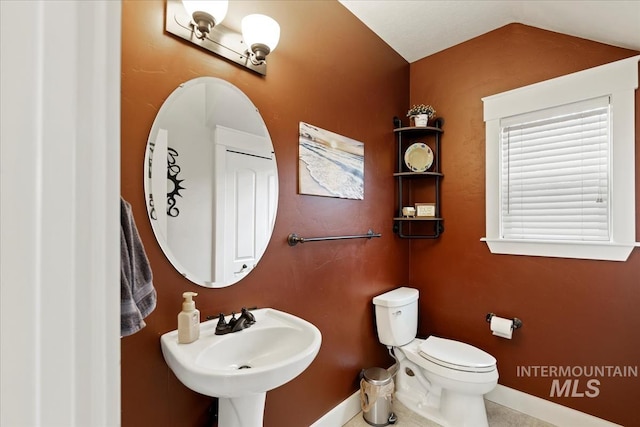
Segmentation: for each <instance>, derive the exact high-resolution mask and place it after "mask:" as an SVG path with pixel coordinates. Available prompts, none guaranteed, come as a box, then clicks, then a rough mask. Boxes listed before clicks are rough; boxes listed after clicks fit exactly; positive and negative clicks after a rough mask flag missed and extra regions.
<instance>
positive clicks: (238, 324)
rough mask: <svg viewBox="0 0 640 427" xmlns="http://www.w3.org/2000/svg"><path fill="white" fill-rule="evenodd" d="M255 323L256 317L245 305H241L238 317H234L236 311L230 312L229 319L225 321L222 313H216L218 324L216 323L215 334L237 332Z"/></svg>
mask: <svg viewBox="0 0 640 427" xmlns="http://www.w3.org/2000/svg"><path fill="white" fill-rule="evenodd" d="M254 323H256V318H255V316H254V315H253V314H251V312H249V310H247V309H246V307H242V310H241V313H240V317H238V318H237V319H236V312H235V311H234V312H232V313H231V319H229V322H227V321H226V320H225V319H224V314H222V313H220V314H219V315H218V324H217V325H216V335H224V334H229V333H232V332H238V331H241V330H243V329H246V328H248V327H250V326H251V325H253V324H254Z"/></svg>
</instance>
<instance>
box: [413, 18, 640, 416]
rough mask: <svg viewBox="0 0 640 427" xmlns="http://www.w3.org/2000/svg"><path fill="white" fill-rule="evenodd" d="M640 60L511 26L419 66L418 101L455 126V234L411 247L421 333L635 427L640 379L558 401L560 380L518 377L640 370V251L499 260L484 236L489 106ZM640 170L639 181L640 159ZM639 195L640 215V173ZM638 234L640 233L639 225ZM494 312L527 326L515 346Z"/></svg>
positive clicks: (451, 224)
mask: <svg viewBox="0 0 640 427" xmlns="http://www.w3.org/2000/svg"><path fill="white" fill-rule="evenodd" d="M636 54H637V52H633V51H629V50H625V49H620V48H616V47H612V46H608V45H604V44H599V43H595V42H591V41H588V40H584V39H579V38H575V37H570V36H567V35H562V34H558V33H553V32H549V31H544V30H540V29H536V28H532V27H528V26H524V25H520V24H512V25H508V26H505V27H503V28H500V29H497V30H495V31H492V32H490V33H487V34H485V35H482V36H480V37H477V38H475V39H473V40H470V41H468V42H465V43H462V44H460V45H457V46H455V47H452V48H450V49H447V50H445V51H443V52H440V53H437V54H435V55H432V56H429V57H427V58H425V59H422V60H420V61H417V62H415V63H413V64H411V76H410V80H411V88H410V92H411V96H410V101H411V103H431V104H432V105H434V106H435V107H436V110H437V112H438V115H441V116H443V117H444V118H445V124H444V131H445V132H444V135H443V139H442V141H443V142H442V170H443V172H444V175H445V178H444V180H443V184H442V192H443V195H442V215H443V217H444V218H445V230H446V231H445V233H444V234H443V236H442V237H441V238H440V239H439V240H438V241H435V242H424V241H414V242H412V243H411V263H410V283H411V285H413V286H415V287H418V288H419V289H420V290H421V299H420V313H421V321H420V328H419V331H420V333H421V334H424V335H427V334H436V335H440V336H445V337H450V338H454V339H459V340H462V341H465V342H468V343H471V344H473V345H476V346H478V347H480V348H482V349H484V350H486V351H488V352H489V353H491V354H492V355H494V356H495V357H496V359H497V360H498V369H499V373H500V380H499V382H500V383H501V384H503V385H505V386H508V387H512V388H515V389H517V390H521V391H523V392H526V393H530V394H533V395H535V396H539V397H541V398H545V399H549V400H553V401H555V402H557V403H559V404H561V405H565V406H569V407H572V408H575V409H577V410H580V411H583V412H586V413H589V414H593V415H595V416H598V417H601V418H605V419H608V420H611V421H613V422H616V423H620V424H623V425H625V426H639V425H640V412H638V409H637V404H638V397H639V396H640V379H639V378H637V377H632V378H628V377H627V378H621V377H614V378H609V377H605V378H598V377H596V379H597V380H599V381H600V385H599V386H598V387H597V389H598V390H599V394H598V395H597V396H596V397H592V398H589V397H562V398H557V397H556V398H553V399H550V391H551V384H552V380H553V378H550V377H543V378H540V377H538V378H530V377H524V376H518V375H517V369H518V367H530V366H537V365H545V366H572V367H573V366H587V367H589V366H607V365H612V366H634V367H637V366H638V365H639V364H640V363H639V362H640V339H639V338H638V337H639V336H640V335H639V333H640V332H639V331H640V314H639V311H638V307H640V250H638V249H636V250H634V251H633V252H632V254H631V256H630V257H629V259H628V261H627V262H606V261H587V260H571V259H554V258H542V257H523V256H509V255H492V254H491V253H489V250H488V249H487V247H486V245H485V244H484V243H482V242H480V238H481V237H483V236H484V230H485V179H484V178H485V144H484V140H485V133H484V132H485V129H484V122H483V116H482V101H481V98H482V97H484V96H488V95H493V94H496V93H499V92H503V91H506V90H510V89H514V88H517V87H521V86H525V85H528V84H532V83H535V82H539V81H543V80H547V79H550V78H554V77H557V76H561V75H564V74H568V73H572V72H575V71H580V70H583V69H586V68H591V67H594V66H597V65H601V64H605V63H608V62H612V61H616V60H619V59H622V58H626V57H630V56H633V55H636ZM636 129H640V95H638V92H636ZM636 135H637V131H636ZM636 149H637V150H638V149H640V144H639V143H638V137H637V136H636ZM636 157H637V158H638V157H640V156H639V155H637V156H636ZM636 165H637V166H636V170H637V171H640V161H637V162H636ZM635 185H636V189H637V191H636V203H637V207H636V212H640V191H638V189H640V173H636V183H635ZM636 227H637V229H638V230H640V223H638V224H637V225H636ZM489 312H494V313H496V314H498V315H501V316H505V317H518V318H520V319H522V321H523V322H524V326H523V327H522V329H521V330H518V331H516V332H515V333H514V336H513V339H512V340H510V341H509V340H505V339H502V338H497V337H494V336H492V335H491V333H490V331H489V326H488V324H487V323H486V322H485V315H486V314H487V313H489ZM589 379H591V378H590V377H584V376H583V377H579V388H578V389H577V391H578V392H584V391H590V392H591V393H592V394H593V393H594V392H593V390H589V389H587V387H586V383H587V381H588V380H589ZM562 381H563V382H564V378H562Z"/></svg>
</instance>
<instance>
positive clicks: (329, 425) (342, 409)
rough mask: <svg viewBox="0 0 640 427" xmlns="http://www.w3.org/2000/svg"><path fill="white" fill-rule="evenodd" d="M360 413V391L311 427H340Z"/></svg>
mask: <svg viewBox="0 0 640 427" xmlns="http://www.w3.org/2000/svg"><path fill="white" fill-rule="evenodd" d="M360 411H361V409H360V390H358V391H356V392H355V393H353V394H352V395H351V396H349V397H347V398H346V399H345V400H343V401H342V402H341V403H340V404H339V405H338V406H336V407H335V408H333V409H332V410H331V411H329V412H327V413H326V414H324V416H323V417H322V418H320V419H319V420H318V421H316V422H315V423H313V424H311V427H340V426H343V425H345V424H346V423H347V421H349V420H350V419H351V418H353V417H355V416H356V415H358V414H359V413H360Z"/></svg>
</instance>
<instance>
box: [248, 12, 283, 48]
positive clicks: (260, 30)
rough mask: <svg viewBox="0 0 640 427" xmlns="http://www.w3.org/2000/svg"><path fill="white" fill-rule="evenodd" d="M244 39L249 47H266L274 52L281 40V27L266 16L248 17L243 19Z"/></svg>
mask: <svg viewBox="0 0 640 427" xmlns="http://www.w3.org/2000/svg"><path fill="white" fill-rule="evenodd" d="M242 38H243V39H244V41H245V43H246V44H247V46H249V47H251V46H254V45H266V46H267V47H268V48H269V52H273V50H274V49H275V48H276V46H277V45H278V41H279V40H280V25H279V24H278V22H276V20H275V19H273V18H271V17H269V16H266V15H260V14H253V15H247V16H245V17H244V18H242ZM267 53H268V52H267Z"/></svg>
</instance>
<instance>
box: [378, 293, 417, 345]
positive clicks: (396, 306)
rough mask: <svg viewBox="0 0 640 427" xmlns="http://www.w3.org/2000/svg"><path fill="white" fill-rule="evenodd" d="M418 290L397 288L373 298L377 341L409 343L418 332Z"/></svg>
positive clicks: (390, 343) (393, 343) (386, 343)
mask: <svg viewBox="0 0 640 427" xmlns="http://www.w3.org/2000/svg"><path fill="white" fill-rule="evenodd" d="M418 295H419V293H418V290H417V289H413V288H405V287H402V288H397V289H394V290H392V291H389V292H386V293H384V294H382V295H378V296H377V297H374V298H373V304H374V305H375V313H376V329H377V330H378V339H379V341H380V342H381V343H382V344H384V345H387V346H392V347H399V346H403V345H405V344H409V343H410V342H411V341H413V339H414V338H415V337H416V334H417V332H418Z"/></svg>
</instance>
